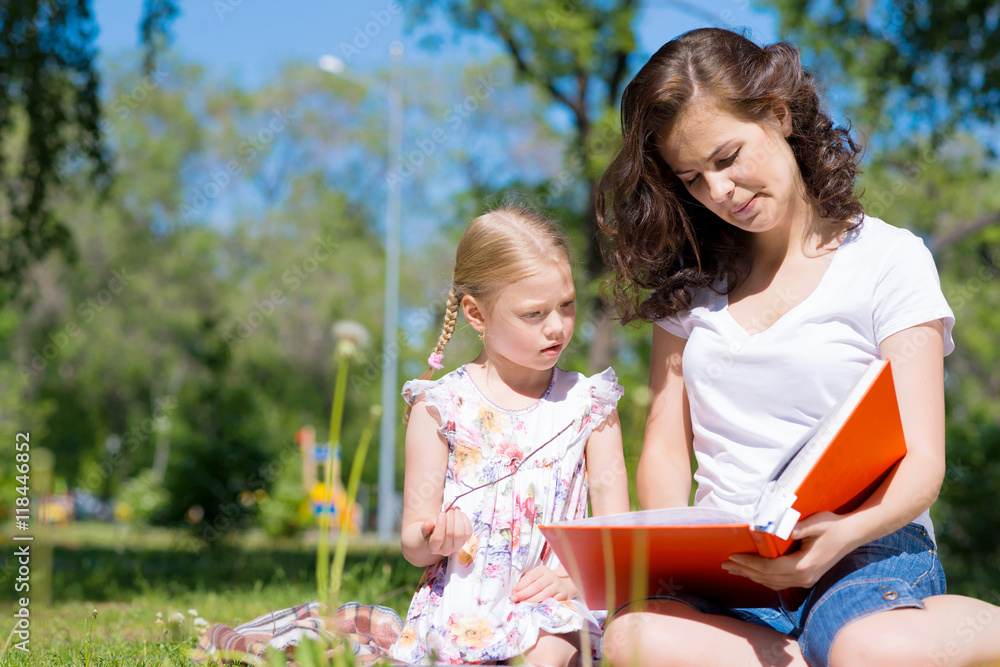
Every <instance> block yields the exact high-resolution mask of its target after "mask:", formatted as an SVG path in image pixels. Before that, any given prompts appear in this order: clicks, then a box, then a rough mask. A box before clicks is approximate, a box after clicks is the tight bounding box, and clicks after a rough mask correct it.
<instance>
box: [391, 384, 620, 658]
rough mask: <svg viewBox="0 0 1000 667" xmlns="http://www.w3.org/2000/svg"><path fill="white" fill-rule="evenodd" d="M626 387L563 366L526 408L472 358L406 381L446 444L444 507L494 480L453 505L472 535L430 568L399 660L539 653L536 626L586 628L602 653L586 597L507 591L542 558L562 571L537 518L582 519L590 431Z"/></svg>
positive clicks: (396, 652)
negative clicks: (486, 384) (481, 381)
mask: <svg viewBox="0 0 1000 667" xmlns="http://www.w3.org/2000/svg"><path fill="white" fill-rule="evenodd" d="M621 395H622V388H621V386H619V384H618V381H617V378H616V376H615V373H614V371H613V370H611V369H610V368H609V369H607V370H606V371H604V372H603V373H599V374H597V375H594V376H592V377H589V378H588V377H584V376H583V375H580V374H579V373H571V372H566V371H562V370H560V369H558V368H556V369H554V370H553V374H552V380H551V382H550V383H549V387H548V389H547V391H546V392H545V395H544V396H542V398H540V399H539V400H538V401H537V402H536V403H534V404H533V405H531V406H529V407H527V408H524V409H523V410H506V409H504V408H501V407H499V406H497V405H495V404H494V403H492V402H491V401H490V400H489V399H488V398H486V397H485V396H484V395H483V393H482V392H481V391H480V390H479V388H478V387H477V386H476V384H475V383H474V382H473V381H472V378H471V377H470V376H469V373H468V371H467V370H466V368H465V367H464V366H463V367H461V368H459V369H457V370H455V371H453V372H451V373H449V374H447V375H445V376H444V377H443V378H441V379H440V380H437V381H423V380H411V381H410V382H407V383H406V384H405V385H404V386H403V397H404V398H405V399H406V401H407V402H408V403H409V404H410V405H412V404H413V403H415V402H416V401H418V400H421V399H423V400H425V401H426V402H427V407H428V410H429V412H430V414H431V415H433V416H434V417H435V418H436V419H438V421H439V423H440V427H439V428H438V432H439V433H441V435H442V436H443V437H444V438H445V439H446V440H447V442H448V450H449V454H448V470H447V476H446V479H445V488H444V504H443V507H447V506H448V505H449V504H451V502H452V501H453V500H454V499H455V498H456V497H457V496H459V495H460V494H462V493H465V492H466V491H469V490H470V489H474V488H476V487H478V486H480V485H483V484H486V486H484V487H483V488H481V489H479V490H477V491H474V492H472V493H469V494H468V495H465V496H462V497H461V498H460V499H458V501H457V503H456V504H455V506H456V507H459V508H460V509H461V510H462V511H463V512H464V513H465V514H466V515H467V516H468V517H469V519H470V521H471V522H472V530H473V534H472V537H470V538H469V540H468V542H466V544H465V546H464V547H463V548H462V550H461V551H459V552H458V553H456V554H454V555H452V556H450V557H448V558H445V559H442V560H441V561H440V562H438V563H436V564H434V565H431V566H429V567H428V568H427V569H426V571H425V572H424V575H423V578H422V579H421V581H420V585H419V587H418V589H417V592H416V595H414V597H413V601H412V602H411V603H410V609H409V611H408V612H407V615H406V621H405V623H404V626H403V632H402V633H401V634H400V637H399V640H398V641H397V642H396V644H395V645H394V646H393V647H392V649H391V653H392V655H393V657H394V658H396V659H397V660H402V661H405V662H409V663H428V662H440V663H454V662H472V663H477V662H489V661H495V660H505V659H507V658H512V657H514V656H518V655H521V654H523V653H525V652H526V651H528V650H529V649H531V648H532V647H533V646H534V645H535V643H536V642H537V641H538V636H539V632H540V631H545V632H548V633H551V634H563V633H569V632H576V631H579V630H584V629H586V630H587V631H588V632H589V633H590V634H591V646H592V647H593V650H594V652H595V653H596V654H597V655H600V654H599V651H600V627H599V622H598V619H597V618H596V617H595V616H594V614H593V613H592V612H591V611H589V610H588V609H587V608H586V606H585V605H584V604H583V602H582V601H581V600H578V599H574V600H567V601H564V602H559V601H557V600H555V599H554V598H548V599H546V600H543V601H542V602H517V603H515V602H512V601H511V599H510V596H511V592H512V591H513V588H514V585H515V584H516V583H517V582H518V580H519V579H520V577H521V575H522V574H523V573H525V572H527V571H528V570H531V569H532V568H534V567H536V566H538V565H541V564H544V565H546V566H548V567H549V568H552V569H556V568H558V567H559V561H558V560H557V558H556V555H555V554H554V553H553V552H552V550H551V549H550V547H549V545H548V544H547V543H546V541H545V539H544V537H543V536H542V533H541V531H540V530H539V529H538V526H539V525H546V524H552V523H556V522H559V521H568V520H571V519H580V518H584V517H585V516H586V514H587V473H586V461H585V456H584V450H585V447H586V444H587V439H588V438H589V437H590V434H591V432H592V431H593V430H594V429H595V428H597V427H598V426H600V425H601V423H603V421H604V420H605V418H606V417H607V416H608V415H609V414H610V413H611V411H612V410H613V409H614V408H615V406H616V405H617V403H618V399H619V398H620V397H621ZM567 426H568V427H569V428H568V429H566V430H565V431H563V429H564V428H566V427H567ZM560 431H563V432H562V433H561V434H559V432H560ZM556 434H559V435H558V437H555V439H552V438H553V436H556ZM550 440H551V441H550ZM522 462H523V463H522ZM513 470H516V472H515V473H514V474H513V475H511V476H510V477H506V478H504V476H505V475H507V474H508V473H510V472H511V471H513ZM500 478H504V479H500ZM497 479H500V481H499V482H496V481H495V480H497ZM491 482H495V483H491Z"/></svg>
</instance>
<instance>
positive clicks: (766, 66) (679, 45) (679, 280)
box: [597, 28, 863, 324]
mask: <svg viewBox="0 0 1000 667" xmlns="http://www.w3.org/2000/svg"><path fill="white" fill-rule="evenodd" d="M695 95H698V96H704V95H707V96H710V97H711V98H712V101H713V102H715V103H716V104H717V105H718V106H719V107H720V108H721V109H723V110H725V111H728V112H729V113H731V114H732V115H733V116H735V117H736V118H739V119H741V120H743V121H747V122H756V123H763V122H764V121H765V120H766V119H767V118H769V117H770V115H771V114H772V113H773V112H774V111H775V110H776V109H777V108H779V107H780V105H785V106H786V107H787V108H788V110H789V111H790V113H791V120H792V131H791V134H790V135H789V136H788V137H787V141H788V144H789V146H790V147H791V149H792V153H793V154H794V155H795V161H796V163H797V164H798V168H799V172H800V173H801V176H802V181H803V183H804V185H805V190H806V196H807V197H808V201H809V203H810V204H812V205H813V206H814V207H815V208H816V210H817V212H818V213H819V215H820V216H821V217H822V218H825V219H830V220H836V221H841V223H840V224H852V223H853V224H860V223H859V222H856V220H857V221H860V219H861V217H860V216H861V214H862V212H863V210H862V206H861V202H860V201H859V199H858V195H857V194H856V193H855V192H854V179H855V176H856V175H857V174H858V172H859V167H858V161H859V160H860V157H861V149H860V148H859V147H858V146H857V145H856V144H855V143H854V141H853V139H852V138H851V135H850V132H849V130H848V129H845V128H841V127H835V126H834V124H833V121H832V120H831V118H830V116H829V114H827V113H826V112H824V111H823V110H822V109H820V102H819V95H818V94H817V91H816V84H815V82H814V81H813V77H812V75H811V74H809V73H808V72H807V71H806V70H805V69H803V67H802V62H801V60H800V58H799V51H798V49H797V48H796V47H795V46H794V45H792V44H789V43H787V42H779V43H776V44H771V45H769V46H764V47H761V46H758V45H757V44H755V43H753V42H752V41H751V40H749V39H747V38H746V37H744V36H743V35H740V34H737V33H734V32H731V31H729V30H723V29H719V28H702V29H698V30H692V31H690V32H687V33H685V34H683V35H681V36H680V37H678V38H676V39H674V40H672V41H670V42H668V43H667V44H665V45H664V46H663V47H662V48H661V49H660V50H659V51H657V52H656V54H655V55H653V57H652V58H650V59H649V62H647V63H646V64H645V65H644V66H643V67H642V69H640V70H639V72H638V74H636V75H635V78H633V79H632V81H631V83H629V85H628V86H627V87H626V88H625V92H624V93H623V94H622V108H621V123H622V140H623V141H622V149H621V151H620V152H619V153H618V155H617V156H615V158H614V160H612V162H611V164H610V165H609V166H608V169H607V171H606V172H605V173H604V175H603V176H602V177H601V181H600V184H599V186H598V195H597V222H598V226H599V228H600V230H601V231H602V232H603V235H604V238H603V241H604V243H603V244H602V251H603V252H604V258H605V261H606V262H607V263H608V265H609V266H610V268H611V269H612V271H613V272H614V277H613V278H612V279H611V280H610V281H609V287H610V291H611V294H612V296H613V297H614V300H615V303H616V306H617V308H618V314H619V317H620V318H621V320H622V322H623V323H626V324H627V323H629V322H631V321H634V320H646V321H649V320H657V319H660V318H663V317H666V316H668V315H672V314H674V313H677V312H679V311H682V310H686V309H688V308H689V307H690V306H691V300H692V297H693V291H694V290H696V289H699V288H709V289H715V290H716V291H720V293H723V294H728V293H729V292H731V291H732V290H733V289H735V288H736V286H737V285H738V284H739V283H740V281H741V280H743V279H745V278H746V276H747V275H748V274H749V272H750V256H749V251H748V247H749V244H748V241H749V232H745V231H743V230H740V229H738V228H736V227H734V226H732V225H730V224H729V223H727V222H725V221H723V220H722V219H720V218H719V217H717V216H716V215H715V214H713V213H711V212H710V211H708V210H707V209H706V208H705V207H704V206H702V205H701V204H699V203H698V202H697V201H695V199H694V198H693V197H692V196H691V195H689V194H688V192H687V189H686V188H685V187H684V184H683V183H682V182H681V180H680V179H679V178H678V177H677V176H676V175H675V174H674V173H673V172H672V171H671V169H670V168H669V167H668V166H667V164H666V163H665V162H664V160H663V158H662V157H661V156H660V154H659V151H658V150H657V141H658V138H659V137H661V136H666V134H667V133H668V132H669V130H670V127H671V126H672V125H673V123H675V122H676V121H677V119H678V118H679V117H680V115H681V113H682V112H683V111H684V110H685V108H686V107H687V105H688V103H689V102H690V101H691V100H692V99H693V98H694V97H695ZM720 286H721V287H720Z"/></svg>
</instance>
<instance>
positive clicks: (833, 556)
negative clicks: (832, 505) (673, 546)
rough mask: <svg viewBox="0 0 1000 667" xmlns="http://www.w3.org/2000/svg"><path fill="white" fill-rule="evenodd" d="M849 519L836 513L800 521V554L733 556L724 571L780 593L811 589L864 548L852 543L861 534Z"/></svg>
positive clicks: (794, 534) (796, 536) (794, 533)
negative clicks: (847, 557)
mask: <svg viewBox="0 0 1000 667" xmlns="http://www.w3.org/2000/svg"><path fill="white" fill-rule="evenodd" d="M847 518H848V516H841V515H838V514H834V513H833V512H819V513H817V514H814V515H812V516H811V517H809V518H808V519H803V520H802V521H799V523H798V524H797V525H796V526H795V529H794V530H792V539H796V540H802V547H801V549H800V550H799V551H796V552H795V553H793V554H788V555H787V556H781V557H780V558H764V557H763V556H756V555H752V554H733V555H732V556H730V557H729V561H727V562H726V563H724V564H723V565H722V568H723V569H724V570H726V571H727V572H730V573H732V574H736V575H739V576H741V577H746V578H748V579H751V580H753V581H756V582H757V583H758V584H763V585H764V586H767V587H768V588H770V589H772V590H776V591H780V590H784V589H786V588H809V587H810V586H813V585H814V584H815V583H816V582H817V581H819V580H820V577H822V576H823V575H824V574H826V573H827V571H828V570H829V569H830V568H832V567H833V566H834V565H836V564H837V563H838V562H839V561H840V559H841V558H843V557H844V556H846V555H847V554H848V553H850V552H851V551H853V550H854V549H855V548H856V547H858V546H860V544H857V543H856V542H855V540H854V539H852V538H853V537H854V535H856V532H857V531H854V530H852V529H851V527H850V525H849V523H850V522H849V521H845V520H846V519H847Z"/></svg>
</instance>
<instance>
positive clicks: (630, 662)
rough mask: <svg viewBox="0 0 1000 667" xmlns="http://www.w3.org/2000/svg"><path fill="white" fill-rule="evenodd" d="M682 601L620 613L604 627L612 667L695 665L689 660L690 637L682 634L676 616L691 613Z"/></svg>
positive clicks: (604, 647)
mask: <svg viewBox="0 0 1000 667" xmlns="http://www.w3.org/2000/svg"><path fill="white" fill-rule="evenodd" d="M690 612H691V609H690V608H689V607H687V605H685V604H683V603H680V602H671V601H661V600H656V601H650V602H649V603H647V608H646V609H645V610H643V611H638V610H637V611H633V612H629V613H619V614H617V615H616V616H614V617H613V618H612V619H611V620H610V621H609V622H608V624H607V625H606V626H605V628H604V636H603V638H602V640H601V650H602V652H603V654H604V657H605V659H607V661H608V662H609V663H610V664H611V665H612V667H643V666H644V665H662V664H664V656H667V655H669V656H670V664H675V665H686V664H695V663H691V662H689V661H688V660H686V656H685V648H686V647H687V646H688V645H689V642H688V641H687V640H688V638H687V637H685V636H684V633H683V632H682V631H680V626H681V623H682V620H681V619H680V618H677V617H675V616H674V615H672V613H673V614H677V615H684V614H689V613H690Z"/></svg>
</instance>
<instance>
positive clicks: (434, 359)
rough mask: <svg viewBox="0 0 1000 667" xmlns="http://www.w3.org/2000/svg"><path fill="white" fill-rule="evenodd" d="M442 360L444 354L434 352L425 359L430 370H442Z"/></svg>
mask: <svg viewBox="0 0 1000 667" xmlns="http://www.w3.org/2000/svg"><path fill="white" fill-rule="evenodd" d="M442 359H444V352H434V353H433V354H431V356H429V357H427V363H428V364H430V367H431V368H437V369H441V368H444V366H443V365H442V364H441V360H442Z"/></svg>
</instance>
